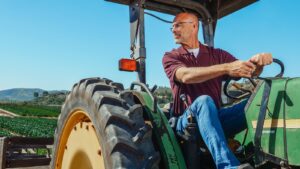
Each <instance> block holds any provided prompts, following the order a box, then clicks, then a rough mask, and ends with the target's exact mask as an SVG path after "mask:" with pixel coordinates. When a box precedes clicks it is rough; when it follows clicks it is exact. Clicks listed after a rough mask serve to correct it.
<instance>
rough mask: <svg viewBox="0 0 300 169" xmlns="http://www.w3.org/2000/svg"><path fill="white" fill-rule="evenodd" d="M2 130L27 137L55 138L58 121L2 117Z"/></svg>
mask: <svg viewBox="0 0 300 169" xmlns="http://www.w3.org/2000/svg"><path fill="white" fill-rule="evenodd" d="M0 128H1V129H5V130H8V131H10V132H11V133H16V134H17V135H21V136H26V137H53V135H54V131H55V128H56V120H55V119H43V118H26V117H15V118H10V117H0ZM4 134H5V133H4Z"/></svg>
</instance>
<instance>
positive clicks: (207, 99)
mask: <svg viewBox="0 0 300 169" xmlns="http://www.w3.org/2000/svg"><path fill="white" fill-rule="evenodd" d="M195 102H197V104H202V105H205V104H212V103H214V101H213V99H212V98H211V97H210V96H208V95H201V96H199V97H197V98H196V100H195Z"/></svg>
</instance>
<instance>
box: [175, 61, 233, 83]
mask: <svg viewBox="0 0 300 169" xmlns="http://www.w3.org/2000/svg"><path fill="white" fill-rule="evenodd" d="M227 67H228V64H226V63H225V64H219V65H213V66H208V67H181V68H179V69H178V70H177V71H176V80H178V81H179V82H182V83H186V84H191V83H201V82H204V81H207V80H210V79H213V78H216V77H219V76H222V75H225V74H227Z"/></svg>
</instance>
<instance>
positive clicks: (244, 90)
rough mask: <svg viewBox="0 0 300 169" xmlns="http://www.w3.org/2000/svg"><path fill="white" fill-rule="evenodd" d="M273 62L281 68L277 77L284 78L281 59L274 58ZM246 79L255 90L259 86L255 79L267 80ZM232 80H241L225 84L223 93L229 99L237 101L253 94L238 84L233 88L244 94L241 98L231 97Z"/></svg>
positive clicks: (234, 84) (229, 80)
mask: <svg viewBox="0 0 300 169" xmlns="http://www.w3.org/2000/svg"><path fill="white" fill-rule="evenodd" d="M273 62H274V63H277V64H278V65H279V66H280V73H278V74H277V75H276V76H275V77H282V76H283V73H284V65H283V63H282V62H281V61H280V60H279V59H275V58H273ZM246 79H248V80H249V81H250V83H251V84H252V86H253V87H254V88H255V87H256V86H257V83H256V81H255V79H261V80H264V79H265V78H263V77H256V78H246ZM232 80H234V81H237V80H239V78H238V79H236V78H230V79H228V80H226V82H225V84H224V87H223V91H224V94H225V95H226V96H227V97H229V98H231V99H235V100H240V99H243V98H246V97H249V96H250V95H251V94H252V90H249V89H245V88H243V87H241V86H239V85H238V84H236V83H233V84H232V86H234V87H235V88H237V89H238V90H239V91H240V92H241V93H242V94H240V95H239V96H233V95H231V94H230V92H229V91H228V86H229V84H230V82H231V81H232Z"/></svg>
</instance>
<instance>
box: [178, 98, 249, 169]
mask: <svg viewBox="0 0 300 169" xmlns="http://www.w3.org/2000/svg"><path fill="white" fill-rule="evenodd" d="M246 103H247V100H243V101H241V102H239V103H238V104H235V105H233V106H230V107H225V108H221V109H220V110H218V109H217V107H216V105H215V103H214V101H213V99H212V98H211V97H210V96H207V95H202V96H199V97H198V98H197V99H196V100H195V101H194V102H193V103H192V104H191V105H190V107H189V109H190V110H191V111H189V110H185V112H184V113H183V114H182V115H181V116H180V117H179V118H178V122H177V126H176V130H177V132H179V133H181V134H183V132H184V130H185V128H186V127H187V125H188V116H189V115H190V113H193V117H195V119H196V121H197V124H198V128H199V131H200V134H201V136H202V138H203V140H204V142H205V144H206V146H207V147H208V149H209V151H210V153H211V155H212V157H213V159H214V161H215V164H216V166H217V168H218V169H235V168H237V166H239V165H240V163H239V161H238V160H237V159H236V157H235V156H234V154H233V153H232V152H231V150H230V149H229V147H228V144H227V141H226V137H225V135H226V136H231V135H234V134H236V133H238V132H239V131H242V130H243V129H245V128H246V127H247V126H246V125H247V124H246V119H245V115H244V108H245V105H246Z"/></svg>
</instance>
